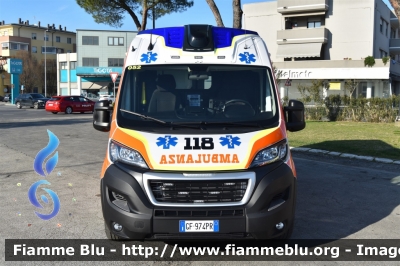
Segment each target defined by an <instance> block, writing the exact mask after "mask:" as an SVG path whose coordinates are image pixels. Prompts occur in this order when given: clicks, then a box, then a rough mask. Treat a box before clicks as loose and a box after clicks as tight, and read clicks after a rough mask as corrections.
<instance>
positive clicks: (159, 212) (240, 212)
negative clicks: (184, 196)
mask: <svg viewBox="0 0 400 266" xmlns="http://www.w3.org/2000/svg"><path fill="white" fill-rule="evenodd" d="M243 215H244V211H243V209H237V210H214V211H167V210H155V211H154V216H155V217H229V216H231V217H232V216H236V217H238V216H243Z"/></svg>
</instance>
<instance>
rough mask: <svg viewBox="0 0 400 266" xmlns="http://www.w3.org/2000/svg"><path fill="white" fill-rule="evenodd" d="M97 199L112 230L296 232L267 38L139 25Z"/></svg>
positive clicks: (144, 233)
mask: <svg viewBox="0 0 400 266" xmlns="http://www.w3.org/2000/svg"><path fill="white" fill-rule="evenodd" d="M93 126H94V128H96V129H97V130H100V131H106V132H109V140H108V144H107V153H106V156H105V159H104V164H103V168H102V171H101V201H102V210H103V216H104V221H105V231H106V234H107V236H108V238H109V239H140V240H144V239H160V240H161V239H269V238H288V237H290V234H291V232H292V230H293V224H294V213H295V205H296V204H295V202H296V178H297V175H296V171H295V167H294V163H293V160H292V157H291V154H290V150H289V146H288V140H287V132H286V130H289V131H298V130H302V129H303V128H304V127H305V122H304V106H303V104H302V103H301V102H298V101H295V100H291V101H290V102H289V106H287V107H283V106H282V104H281V101H280V97H279V93H278V90H277V87H276V81H275V77H274V72H273V69H272V65H271V61H270V59H269V55H268V50H267V47H266V45H265V43H264V41H263V40H262V39H261V38H260V36H259V35H258V34H257V33H256V32H253V31H248V30H242V29H231V28H221V27H213V26H209V25H186V26H181V27H170V28H160V29H153V30H145V31H142V32H139V33H138V35H137V36H136V37H135V39H134V40H133V41H132V43H131V45H130V46H129V50H128V52H127V56H126V59H125V66H124V69H123V74H122V76H121V82H120V86H119V88H118V94H117V99H116V102H115V105H114V107H113V108H111V107H110V106H109V102H108V101H100V102H98V103H96V106H95V112H94V116H93Z"/></svg>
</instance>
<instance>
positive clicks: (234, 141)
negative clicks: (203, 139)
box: [219, 135, 241, 149]
mask: <svg viewBox="0 0 400 266" xmlns="http://www.w3.org/2000/svg"><path fill="white" fill-rule="evenodd" d="M219 140H220V143H221V145H222V146H225V145H228V149H234V148H235V145H237V146H240V143H241V142H240V141H239V140H240V138H239V137H232V135H226V137H220V138H219Z"/></svg>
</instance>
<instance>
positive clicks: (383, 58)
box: [382, 56, 390, 66]
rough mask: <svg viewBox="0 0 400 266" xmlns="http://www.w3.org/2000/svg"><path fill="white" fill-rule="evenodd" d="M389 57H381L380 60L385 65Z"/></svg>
mask: <svg viewBox="0 0 400 266" xmlns="http://www.w3.org/2000/svg"><path fill="white" fill-rule="evenodd" d="M389 59H390V57H389V56H385V57H382V62H383V64H384V65H385V66H386V63H387V62H388V61H389Z"/></svg>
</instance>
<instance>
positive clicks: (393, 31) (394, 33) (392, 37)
mask: <svg viewBox="0 0 400 266" xmlns="http://www.w3.org/2000/svg"><path fill="white" fill-rule="evenodd" d="M390 38H391V39H395V38H396V31H395V30H394V29H393V28H390Z"/></svg>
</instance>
